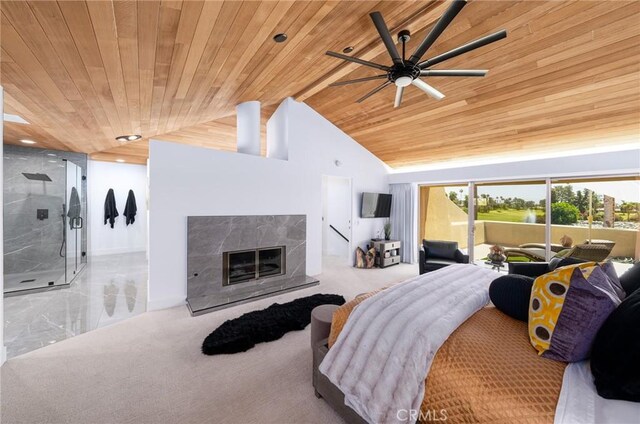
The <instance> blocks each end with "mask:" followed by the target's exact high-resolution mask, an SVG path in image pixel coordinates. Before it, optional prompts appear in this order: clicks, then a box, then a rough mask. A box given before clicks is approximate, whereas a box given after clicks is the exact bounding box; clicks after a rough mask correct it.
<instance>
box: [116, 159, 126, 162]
mask: <svg viewBox="0 0 640 424" xmlns="http://www.w3.org/2000/svg"><path fill="white" fill-rule="evenodd" d="M116 162H118V163H124V162H125V161H124V159H116Z"/></svg>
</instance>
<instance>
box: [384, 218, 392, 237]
mask: <svg viewBox="0 0 640 424" xmlns="http://www.w3.org/2000/svg"><path fill="white" fill-rule="evenodd" d="M384 239H385V240H391V223H389V222H387V223H386V224H384Z"/></svg>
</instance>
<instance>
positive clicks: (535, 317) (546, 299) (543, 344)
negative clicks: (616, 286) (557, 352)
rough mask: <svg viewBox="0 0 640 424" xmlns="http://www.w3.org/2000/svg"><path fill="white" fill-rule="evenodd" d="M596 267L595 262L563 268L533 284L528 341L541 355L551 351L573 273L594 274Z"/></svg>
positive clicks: (542, 276) (537, 279) (545, 275)
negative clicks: (552, 337)
mask: <svg viewBox="0 0 640 424" xmlns="http://www.w3.org/2000/svg"><path fill="white" fill-rule="evenodd" d="M595 266H597V264H596V263H595V262H585V263H581V264H575V265H569V266H563V267H562V268H556V269H555V270H554V271H551V272H549V273H547V274H544V275H541V276H540V277H538V278H536V279H535V281H534V282H533V287H532V288H531V298H530V300H529V338H530V339H531V344H532V345H533V347H535V348H536V350H537V351H538V353H539V354H540V355H542V354H543V353H544V352H545V351H547V350H549V345H550V344H551V336H552V335H553V330H554V329H555V326H556V323H557V322H558V317H559V316H560V312H561V311H562V306H563V304H564V299H565V296H566V294H567V291H569V285H570V283H571V276H572V275H573V271H574V270H575V269H576V268H581V269H584V270H585V271H588V272H589V273H591V271H592V270H593V268H594V267H595Z"/></svg>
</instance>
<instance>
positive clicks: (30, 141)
mask: <svg viewBox="0 0 640 424" xmlns="http://www.w3.org/2000/svg"><path fill="white" fill-rule="evenodd" d="M20 142H21V143H24V144H36V142H35V141H33V140H20Z"/></svg>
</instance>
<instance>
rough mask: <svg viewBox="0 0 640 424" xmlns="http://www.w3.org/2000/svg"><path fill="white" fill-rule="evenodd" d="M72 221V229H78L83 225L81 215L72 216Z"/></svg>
mask: <svg viewBox="0 0 640 424" xmlns="http://www.w3.org/2000/svg"><path fill="white" fill-rule="evenodd" d="M73 222H74V225H73V229H74V230H80V229H81V228H82V227H84V220H83V219H82V218H81V217H77V218H74V220H73Z"/></svg>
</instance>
